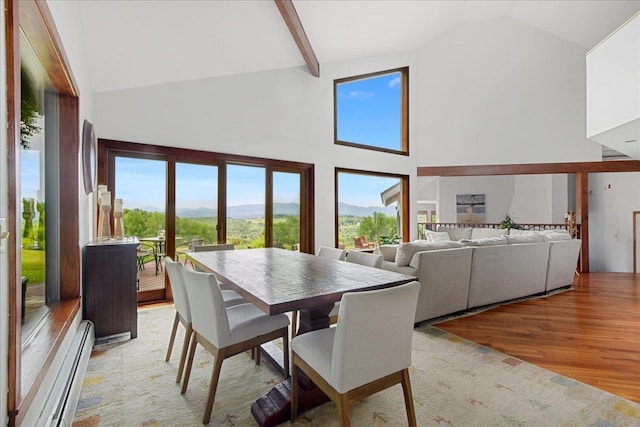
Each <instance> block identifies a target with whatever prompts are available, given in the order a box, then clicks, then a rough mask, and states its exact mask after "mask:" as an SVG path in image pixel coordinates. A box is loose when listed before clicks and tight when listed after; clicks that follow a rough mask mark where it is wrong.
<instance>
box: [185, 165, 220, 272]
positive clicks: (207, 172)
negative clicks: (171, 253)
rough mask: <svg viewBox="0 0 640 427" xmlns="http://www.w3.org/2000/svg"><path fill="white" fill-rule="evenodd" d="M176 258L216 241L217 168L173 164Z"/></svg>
mask: <svg viewBox="0 0 640 427" xmlns="http://www.w3.org/2000/svg"><path fill="white" fill-rule="evenodd" d="M175 182H176V184H175V194H176V203H175V205H176V225H175V229H176V232H175V248H176V255H175V259H176V260H177V261H182V262H186V253H188V252H191V251H193V247H194V246H196V245H203V244H215V243H218V167H217V166H210V165H197V164H192V163H176V181H175Z"/></svg>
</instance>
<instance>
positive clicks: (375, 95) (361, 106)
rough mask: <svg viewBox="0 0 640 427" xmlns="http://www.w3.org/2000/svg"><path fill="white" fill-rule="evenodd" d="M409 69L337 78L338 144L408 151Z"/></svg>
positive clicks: (335, 99) (406, 152) (336, 140)
mask: <svg viewBox="0 0 640 427" xmlns="http://www.w3.org/2000/svg"><path fill="white" fill-rule="evenodd" d="M408 83H409V68H407V67H405V68H400V69H396V70H389V71H382V72H378V73H372V74H367V75H362V76H356V77H349V78H344V79H338V80H335V81H334V115H335V128H334V137H335V143H336V144H341V145H349V146H355V147H359V148H367V149H371V150H379V151H385V152H390V153H398V154H408V153H409V132H408V129H409V126H408V121H409V118H408V117H409V114H408V113H409V90H408Z"/></svg>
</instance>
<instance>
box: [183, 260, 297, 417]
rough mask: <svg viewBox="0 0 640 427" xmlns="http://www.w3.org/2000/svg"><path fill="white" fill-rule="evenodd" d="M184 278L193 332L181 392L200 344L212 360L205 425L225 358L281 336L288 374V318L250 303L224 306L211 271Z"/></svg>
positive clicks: (187, 379)
mask: <svg viewBox="0 0 640 427" xmlns="http://www.w3.org/2000/svg"><path fill="white" fill-rule="evenodd" d="M184 279H185V285H186V288H187V295H188V297H189V304H190V306H191V317H192V321H193V335H192V339H191V345H190V348H189V356H188V358H187V367H186V370H185V374H184V380H183V382H182V393H185V392H186V391H187V385H188V383H189V375H190V374H191V367H192V365H193V358H194V355H195V351H196V347H197V345H198V344H200V345H201V346H203V347H204V348H205V349H206V350H207V351H209V352H210V353H211V354H212V355H213V356H214V359H215V360H214V364H213V371H212V373H211V383H210V384H209V395H208V397H207V403H206V406H205V412H204V417H203V419H202V422H203V424H208V423H209V420H210V419H211V411H212V408H213V402H214V400H215V395H216V389H217V387H218V379H219V378H220V370H221V368H222V362H223V361H224V359H226V358H228V357H231V356H234V355H236V354H238V353H241V352H243V351H246V350H250V349H253V348H255V347H258V346H259V345H261V344H264V343H266V342H269V341H273V340H275V339H278V338H282V347H283V349H282V350H283V356H284V377H285V379H286V378H287V377H288V376H289V332H288V330H289V318H288V317H287V315H286V314H278V315H274V316H269V315H267V314H265V313H264V312H262V311H261V310H260V309H258V308H257V307H255V306H254V305H252V304H240V305H234V306H233V307H228V308H226V307H225V306H224V301H223V300H222V292H221V291H220V286H219V285H218V281H217V280H216V277H215V276H214V275H213V274H211V273H200V272H197V271H191V270H185V271H184Z"/></svg>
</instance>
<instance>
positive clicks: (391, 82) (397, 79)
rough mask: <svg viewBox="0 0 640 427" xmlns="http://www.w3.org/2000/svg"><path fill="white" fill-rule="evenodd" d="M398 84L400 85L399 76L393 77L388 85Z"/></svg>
mask: <svg viewBox="0 0 640 427" xmlns="http://www.w3.org/2000/svg"><path fill="white" fill-rule="evenodd" d="M398 86H400V76H398V77H396V78H395V79H393V80H391V81H390V82H389V87H398Z"/></svg>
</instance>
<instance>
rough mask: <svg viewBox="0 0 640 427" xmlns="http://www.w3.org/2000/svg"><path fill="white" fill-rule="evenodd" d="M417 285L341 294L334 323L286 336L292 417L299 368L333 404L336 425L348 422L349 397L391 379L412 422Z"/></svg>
mask: <svg viewBox="0 0 640 427" xmlns="http://www.w3.org/2000/svg"><path fill="white" fill-rule="evenodd" d="M419 290H420V284H419V283H418V282H411V283H408V284H405V285H400V286H395V287H392V288H387V289H380V290H374V291H365V292H351V293H346V294H344V295H343V296H342V302H341V304H340V314H339V317H338V324H337V326H336V327H335V328H325V329H318V330H315V331H311V332H307V333H305V334H301V335H298V336H297V337H295V338H294V339H292V340H291V352H292V363H293V366H292V368H293V369H292V375H291V384H292V386H291V421H292V422H294V421H295V420H296V419H297V418H298V370H299V369H301V370H302V371H303V372H304V373H305V374H307V376H308V377H309V378H310V379H311V381H313V382H314V383H315V384H316V385H317V386H318V388H320V389H321V390H322V391H323V392H324V393H325V394H326V395H327V396H328V397H329V398H330V399H331V400H333V401H334V402H335V403H336V405H337V407H338V416H339V419H340V425H341V426H349V425H350V412H349V406H350V405H351V404H352V403H353V402H355V401H357V400H360V399H362V398H365V397H367V396H370V395H372V394H374V393H377V392H379V391H381V390H384V389H386V388H389V387H391V386H393V385H396V384H402V390H403V392H404V403H405V408H406V411H407V419H408V421H409V425H410V426H415V425H416V415H415V409H414V406H413V396H412V392H411V383H410V380H409V367H410V366H411V339H412V337H413V320H414V317H415V312H416V306H417V303H418V292H419ZM380 313H385V315H384V316H380ZM371 331H375V336H372V335H371Z"/></svg>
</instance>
